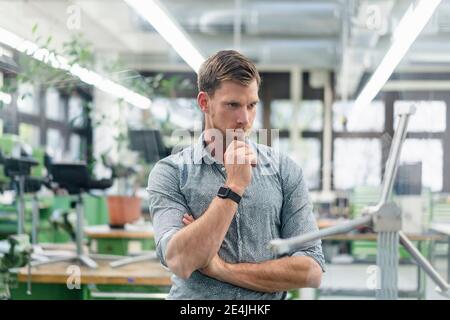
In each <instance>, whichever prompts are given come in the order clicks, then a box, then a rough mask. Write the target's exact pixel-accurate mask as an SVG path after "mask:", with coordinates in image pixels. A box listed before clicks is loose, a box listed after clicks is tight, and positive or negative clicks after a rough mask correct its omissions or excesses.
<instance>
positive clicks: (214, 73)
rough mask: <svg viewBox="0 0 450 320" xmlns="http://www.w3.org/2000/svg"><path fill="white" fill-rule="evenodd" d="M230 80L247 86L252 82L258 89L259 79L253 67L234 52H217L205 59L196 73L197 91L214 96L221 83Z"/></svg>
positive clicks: (245, 58) (242, 56) (248, 61)
mask: <svg viewBox="0 0 450 320" xmlns="http://www.w3.org/2000/svg"><path fill="white" fill-rule="evenodd" d="M227 80H231V81H234V82H237V83H240V84H242V85H244V86H248V85H249V84H250V83H251V82H252V81H253V80H256V83H257V85H258V87H259V85H260V83H261V78H260V76H259V73H258V71H257V70H256V67H255V65H254V64H253V63H252V62H251V61H250V60H249V59H248V58H247V57H245V56H244V55H242V54H240V53H239V52H237V51H234V50H223V51H219V52H217V53H216V54H214V55H213V56H211V57H209V58H208V59H206V61H205V62H203V63H202V65H201V66H200V71H199V73H198V90H199V91H204V92H207V93H208V94H209V95H214V92H215V91H216V90H217V89H218V88H219V87H220V84H221V83H222V82H223V81H227Z"/></svg>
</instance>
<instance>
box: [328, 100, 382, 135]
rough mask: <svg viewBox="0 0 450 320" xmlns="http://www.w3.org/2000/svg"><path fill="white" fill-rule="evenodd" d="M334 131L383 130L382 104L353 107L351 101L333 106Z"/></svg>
mask: <svg viewBox="0 0 450 320" xmlns="http://www.w3.org/2000/svg"><path fill="white" fill-rule="evenodd" d="M333 129H334V131H372V132H373V131H378V132H381V131H383V129H384V103H383V102H381V101H374V102H372V103H371V105H370V106H366V107H359V106H355V104H354V102H353V101H349V102H343V101H337V102H335V103H334V104H333Z"/></svg>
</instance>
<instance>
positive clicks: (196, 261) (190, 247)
mask: <svg viewBox="0 0 450 320" xmlns="http://www.w3.org/2000/svg"><path fill="white" fill-rule="evenodd" d="M236 210H237V204H236V203H235V202H234V201H232V200H230V199H220V198H218V197H216V198H214V200H213V201H212V202H211V204H210V206H209V208H208V209H207V210H206V211H205V213H204V214H203V215H202V216H201V217H200V218H198V219H197V220H196V221H195V223H192V224H190V225H189V226H187V227H185V228H183V229H181V230H180V231H178V232H177V233H176V234H175V235H174V236H173V237H172V239H171V240H170V241H169V243H168V245H167V251H166V262H167V265H168V267H169V268H170V269H171V271H172V272H174V273H175V274H177V275H178V276H180V277H182V278H188V277H189V276H190V275H191V273H192V272H193V271H195V270H197V269H199V268H201V267H204V266H205V265H207V264H208V263H209V261H210V260H211V259H212V258H213V257H214V255H215V254H217V252H218V251H219V248H220V245H221V244H222V241H223V239H224V237H225V234H226V233H227V231H228V228H229V226H230V224H231V221H232V220H233V217H234V214H235V212H236Z"/></svg>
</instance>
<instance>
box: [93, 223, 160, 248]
mask: <svg viewBox="0 0 450 320" xmlns="http://www.w3.org/2000/svg"><path fill="white" fill-rule="evenodd" d="M84 233H85V235H86V237H87V238H88V239H89V242H90V246H89V248H90V251H91V252H92V253H98V254H108V255H118V256H127V255H131V254H139V253H141V252H142V251H149V250H154V249H155V242H154V232H153V227H152V226H151V225H150V224H145V225H125V227H124V228H123V229H113V228H111V227H110V226H108V225H96V226H88V227H85V229H84Z"/></svg>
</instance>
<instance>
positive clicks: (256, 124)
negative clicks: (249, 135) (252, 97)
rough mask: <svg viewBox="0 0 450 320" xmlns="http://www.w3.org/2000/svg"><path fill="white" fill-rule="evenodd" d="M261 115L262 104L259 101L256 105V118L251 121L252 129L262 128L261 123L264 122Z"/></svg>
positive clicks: (262, 111) (262, 110)
mask: <svg viewBox="0 0 450 320" xmlns="http://www.w3.org/2000/svg"><path fill="white" fill-rule="evenodd" d="M263 117H264V105H263V103H262V102H261V101H260V102H259V103H258V104H257V105H256V118H255V121H254V122H253V129H262V128H263V124H264V118H263Z"/></svg>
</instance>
